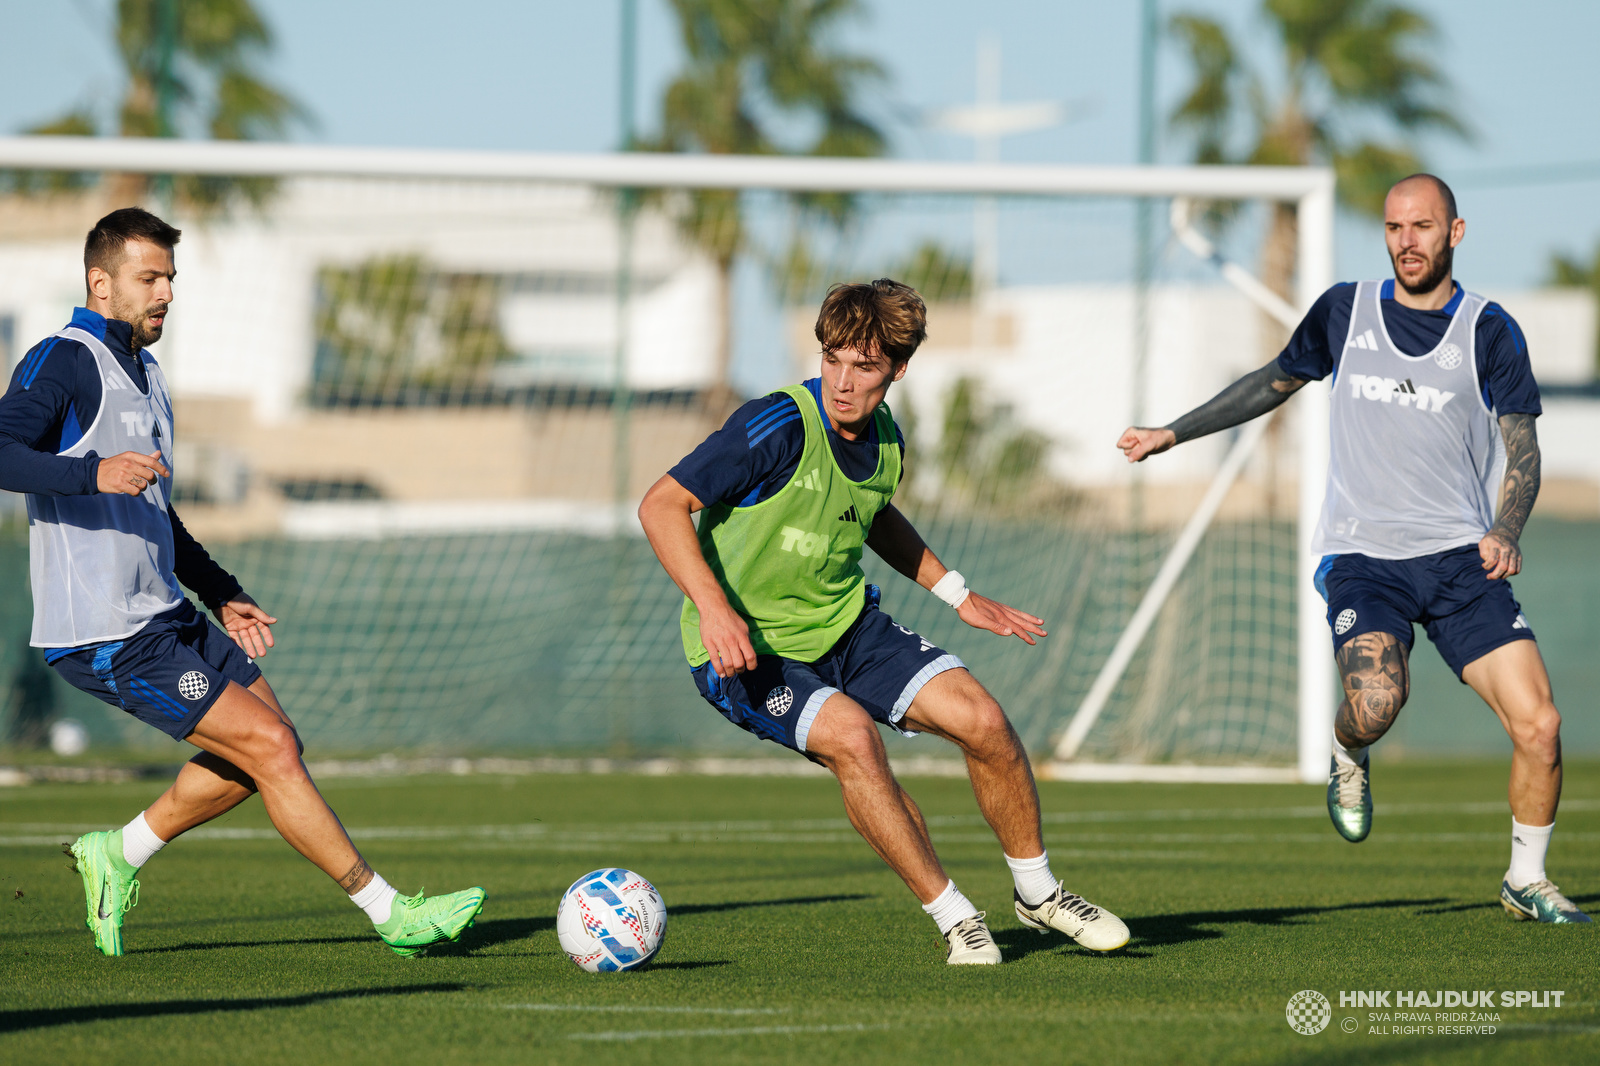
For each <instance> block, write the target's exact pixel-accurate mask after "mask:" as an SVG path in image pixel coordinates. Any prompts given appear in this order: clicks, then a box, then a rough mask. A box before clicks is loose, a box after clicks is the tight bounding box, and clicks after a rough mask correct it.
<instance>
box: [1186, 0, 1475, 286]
mask: <svg viewBox="0 0 1600 1066" xmlns="http://www.w3.org/2000/svg"><path fill="white" fill-rule="evenodd" d="M1261 11H1262V15H1263V16H1264V18H1265V20H1266V22H1267V23H1268V24H1269V25H1270V26H1271V27H1272V29H1273V30H1274V31H1275V33H1276V35H1277V37H1278V40H1279V44H1280V45H1281V50H1280V52H1279V53H1278V56H1279V62H1280V63H1281V68H1282V69H1281V71H1279V72H1278V76H1277V77H1275V78H1273V79H1271V81H1270V82H1268V81H1264V80H1263V79H1261V78H1260V77H1259V76H1258V75H1257V74H1256V73H1254V72H1252V71H1251V70H1249V69H1248V68H1247V67H1246V65H1245V63H1244V62H1243V60H1242V59H1241V57H1240V53H1239V50H1238V49H1237V48H1236V47H1235V46H1234V44H1233V41H1232V39H1231V38H1230V37H1229V35H1228V31H1227V30H1226V28H1225V27H1223V25H1222V24H1221V23H1219V22H1217V21H1216V20H1215V19H1212V18H1209V17H1206V16H1204V15H1199V14H1195V13H1192V12H1186V13H1180V14H1177V15H1174V16H1173V17H1172V19H1171V20H1170V22H1169V24H1168V29H1169V32H1170V33H1171V34H1172V36H1174V37H1175V38H1177V40H1178V41H1179V42H1180V44H1181V45H1182V46H1183V48H1184V50H1185V51H1186V52H1187V54H1188V58H1189V61H1190V64H1191V65H1192V67H1193V68H1194V82H1193V84H1192V85H1191V86H1190V89H1189V91H1188V93H1187V94H1186V95H1185V96H1184V98H1183V100H1182V101H1181V102H1180V103H1179V104H1178V106H1177V108H1176V109H1175V110H1174V111H1173V113H1172V116H1171V124H1172V126H1173V127H1174V128H1175V129H1177V130H1179V131H1182V132H1184V133H1187V134H1189V135H1190V136H1191V137H1192V138H1193V142H1194V160H1195V162H1197V163H1230V162H1232V163H1251V164H1259V165H1279V166H1306V165H1310V164H1318V163H1321V164H1325V165H1332V167H1333V168H1334V172H1335V174H1336V175H1337V177H1338V182H1339V196H1340V199H1341V200H1342V201H1343V202H1344V203H1345V204H1346V205H1348V206H1350V207H1352V208H1354V209H1356V210H1357V211H1360V212H1363V213H1365V214H1369V215H1381V213H1382V211H1383V198H1384V194H1385V193H1386V192H1387V191H1388V189H1389V186H1390V185H1392V184H1393V183H1394V182H1395V181H1397V180H1398V179H1400V178H1402V177H1404V176H1406V175H1407V174H1411V173H1415V172H1416V171H1418V170H1420V169H1422V163H1421V160H1420V158H1419V156H1418V154H1417V152H1416V151H1415V149H1414V147H1413V145H1414V143H1415V142H1414V138H1415V137H1416V136H1417V135H1419V134H1423V133H1428V132H1440V133H1447V134H1451V135H1454V136H1457V137H1462V138H1466V137H1467V136H1468V131H1467V127H1466V125H1465V123H1463V122H1462V120H1461V119H1460V118H1458V117H1457V116H1456V114H1455V113H1454V112H1453V111H1451V110H1450V108H1449V106H1448V104H1447V103H1446V102H1445V101H1444V98H1445V96H1446V95H1447V94H1448V92H1449V88H1450V86H1449V82H1448V80H1447V79H1446V78H1445V76H1444V75H1443V74H1442V73H1441V72H1440V71H1439V70H1438V69H1437V68H1436V67H1435V66H1434V65H1433V63H1432V62H1431V61H1430V60H1429V59H1428V58H1427V57H1426V56H1425V55H1424V54H1423V50H1424V49H1425V48H1426V47H1427V46H1428V45H1430V44H1432V43H1433V42H1434V41H1436V40H1437V37H1438V34H1437V30H1436V28H1435V26H1434V25H1433V23H1432V21H1431V20H1429V19H1428V17H1427V16H1425V15H1423V14H1421V13H1419V12H1417V11H1415V10H1413V9H1412V8H1409V7H1406V6H1405V5H1404V4H1400V3H1392V2H1390V0H1262V5H1261ZM1269 85H1270V88H1269ZM1395 134H1399V135H1400V136H1399V138H1398V139H1396V138H1395V137H1394V135H1395ZM1236 148H1237V149H1239V150H1236ZM1295 243H1296V230H1295V212H1294V208H1293V207H1292V205H1289V204H1278V205H1275V206H1274V208H1273V212H1272V217H1271V222H1270V225H1269V228H1268V232H1267V237H1266V241H1265V244H1264V245H1263V248H1262V254H1261V278H1262V280H1263V281H1264V282H1265V283H1266V284H1267V285H1268V286H1270V287H1271V288H1272V289H1273V290H1275V291H1276V292H1278V294H1279V295H1281V296H1283V297H1285V298H1286V299H1287V298H1291V291H1290V287H1291V283H1292V281H1293V277H1294V259H1295Z"/></svg>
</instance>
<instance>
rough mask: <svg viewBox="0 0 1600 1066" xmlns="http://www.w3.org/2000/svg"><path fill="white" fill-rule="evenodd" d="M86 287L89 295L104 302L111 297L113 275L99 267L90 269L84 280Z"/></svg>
mask: <svg viewBox="0 0 1600 1066" xmlns="http://www.w3.org/2000/svg"><path fill="white" fill-rule="evenodd" d="M84 287H85V288H87V289H88V290H89V295H91V296H93V297H95V298H96V299H100V300H104V299H105V298H106V297H108V296H110V295H111V275H110V274H107V273H106V272H105V271H104V270H101V269H100V268H99V267H90V268H89V273H88V275H87V276H86V277H85V278H84Z"/></svg>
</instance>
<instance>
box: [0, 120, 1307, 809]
mask: <svg viewBox="0 0 1600 1066" xmlns="http://www.w3.org/2000/svg"><path fill="white" fill-rule="evenodd" d="M0 168H5V169H17V170H53V171H101V172H113V173H114V172H125V173H142V174H204V175H214V176H229V177H277V178H291V177H368V178H402V179H404V178H411V179H419V178H424V179H426V178H431V179H442V180H466V181H495V180H506V181H531V182H549V183H552V184H581V185H591V186H599V187H608V188H614V189H628V188H677V189H691V188H701V189H712V188H714V189H752V190H769V191H782V192H830V191H831V192H858V193H913V194H915V193H950V194H964V195H976V196H983V195H991V196H995V195H999V196H1079V197H1116V198H1130V197H1142V198H1150V199H1169V200H1174V201H1181V200H1260V201H1271V202H1276V203H1287V204H1292V205H1293V206H1294V209H1295V212H1296V216H1297V220H1298V234H1299V243H1298V248H1297V250H1296V286H1295V304H1296V305H1297V309H1298V311H1299V312H1300V313H1303V312H1304V309H1305V308H1307V307H1309V306H1310V305H1311V303H1312V301H1313V300H1315V298H1316V297H1317V296H1318V295H1319V294H1320V293H1322V292H1323V291H1324V290H1326V289H1327V288H1328V287H1329V286H1330V285H1332V284H1333V281H1334V276H1333V271H1334V175H1333V172H1332V170H1330V169H1328V168H1324V167H1267V166H1250V167H1241V166H1078V165H1074V166H1057V165H1041V164H1019V163H946V162H919V161H913V160H884V159H838V158H797V157H772V156H731V155H681V154H663V153H650V152H616V153H547V152H492V151H460V150H438V149H405V148H363V147H339V146H329V145H314V144H287V143H266V142H246V141H188V140H176V139H163V138H113V137H40V136H32V137H0ZM1179 235H1180V237H1182V236H1183V234H1182V233H1181V232H1180V234H1179ZM1185 243H1189V242H1188V241H1185ZM1191 247H1192V245H1191ZM1233 271H1234V272H1239V268H1237V267H1233ZM1228 280H1229V281H1230V282H1232V283H1233V284H1235V285H1238V286H1240V287H1241V288H1245V289H1246V290H1247V295H1249V293H1248V285H1247V284H1241V282H1240V279H1239V278H1238V277H1237V276H1229V278H1228ZM1252 280H1253V279H1252ZM1256 284H1257V285H1259V282H1257V283H1256ZM1252 298H1254V297H1252ZM1301 392H1302V393H1303V394H1310V395H1309V396H1308V397H1307V398H1306V399H1303V400H1302V401H1301V403H1300V406H1301V410H1300V418H1299V422H1300V429H1301V440H1300V471H1299V478H1300V490H1299V508H1298V523H1299V524H1298V529H1297V538H1298V543H1297V578H1296V603H1297V612H1296V621H1297V649H1298V653H1299V654H1298V671H1297V673H1298V680H1297V693H1296V699H1297V707H1298V714H1297V730H1298V764H1297V766H1296V767H1295V769H1294V771H1293V776H1294V777H1298V779H1299V780H1303V781H1306V782H1315V781H1319V780H1322V779H1324V778H1325V777H1326V772H1327V763H1328V758H1329V754H1330V751H1331V740H1330V737H1331V729H1332V724H1333V711H1334V706H1335V674H1334V665H1333V659H1332V656H1331V655H1329V654H1328V648H1327V643H1326V642H1327V637H1326V624H1325V621H1324V617H1323V616H1324V608H1323V603H1322V600H1321V598H1320V597H1319V596H1318V594H1317V593H1316V591H1315V589H1314V587H1313V579H1314V574H1315V571H1316V565H1317V559H1316V557H1315V556H1313V555H1312V553H1311V536H1312V532H1313V531H1314V529H1315V528H1316V523H1317V520H1318V517H1319V514H1320V512H1321V508H1322V497H1323V491H1324V483H1325V480H1326V474H1327V463H1328V404H1327V402H1326V400H1327V386H1326V385H1314V386H1311V387H1307V388H1305V389H1302V390H1301ZM1235 472H1236V469H1235ZM1227 473H1228V471H1227V470H1226V469H1224V470H1223V471H1220V472H1219V475H1218V476H1219V478H1220V477H1222V476H1224V475H1227ZM1216 487H1217V486H1216V485H1215V484H1214V485H1213V489H1216ZM1214 494H1215V493H1214ZM1204 506H1205V504H1204V503H1203V504H1202V507H1204ZM1205 524H1206V523H1197V526H1198V527H1199V529H1200V532H1203V531H1204V525H1205ZM1157 606H1159V604H1157ZM1045 769H1046V770H1047V771H1048V772H1050V773H1051V776H1057V777H1079V778H1087V779H1108V778H1107V775H1108V774H1109V775H1112V776H1114V777H1117V778H1118V779H1124V780H1164V779H1171V778H1173V775H1174V774H1178V775H1180V776H1181V775H1182V774H1184V773H1190V774H1191V776H1192V774H1193V773H1199V774H1201V775H1202V776H1203V777H1205V778H1206V779H1208V780H1229V779H1234V780H1241V781H1243V780H1279V779H1282V778H1283V777H1284V775H1282V774H1279V775H1273V774H1272V773H1271V772H1264V770H1263V768H1261V767H1250V768H1238V769H1239V772H1238V773H1237V774H1236V775H1234V776H1232V777H1230V776H1229V773H1228V771H1229V769H1230V768H1227V767H1195V768H1183V767H1149V768H1148V770H1149V772H1148V774H1141V773H1140V768H1138V767H1133V766H1128V767H1118V768H1116V769H1115V770H1111V769H1110V768H1106V769H1096V768H1095V767H1093V766H1092V765H1084V764H1077V763H1073V762H1055V763H1052V764H1049V765H1048V766H1047V767H1046V768H1045Z"/></svg>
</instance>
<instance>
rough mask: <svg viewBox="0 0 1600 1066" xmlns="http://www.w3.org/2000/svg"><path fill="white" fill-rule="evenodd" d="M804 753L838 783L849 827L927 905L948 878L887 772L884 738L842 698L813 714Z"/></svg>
mask: <svg viewBox="0 0 1600 1066" xmlns="http://www.w3.org/2000/svg"><path fill="white" fill-rule="evenodd" d="M806 752H807V754H809V755H812V756H815V757H816V758H817V759H818V760H820V761H821V762H822V765H824V766H826V767H827V768H828V769H829V770H830V771H832V773H833V775H834V776H835V777H836V778H838V779H839V790H840V792H841V793H842V794H843V796H844V809H845V813H846V814H847V815H848V816H849V818H850V824H851V825H853V826H855V828H856V832H858V833H860V834H861V837H862V839H864V840H865V841H866V842H867V843H868V844H870V845H871V846H872V850H873V851H876V852H877V853H878V856H879V857H880V858H882V859H883V861H884V862H886V863H888V864H889V868H890V869H891V870H893V871H894V872H895V873H897V874H899V875H900V879H901V880H902V881H904V882H905V883H906V887H907V888H909V889H911V891H912V894H914V895H915V896H916V897H917V898H918V899H919V900H921V901H922V902H923V903H924V904H927V903H932V902H933V901H934V900H935V899H936V898H938V896H939V894H940V893H941V892H943V891H944V889H945V886H946V885H948V884H949V883H950V878H949V877H948V876H947V875H946V874H945V872H944V867H942V866H941V865H939V857H938V856H937V855H935V854H934V851H933V843H932V842H931V841H930V840H929V839H928V826H927V823H926V822H925V821H924V820H923V818H922V812H921V811H920V810H919V809H918V808H917V805H916V803H915V802H913V801H912V799H911V797H910V796H909V795H907V794H906V792H905V790H904V789H902V788H901V787H900V783H899V782H898V781H896V780H895V778H894V771H892V770H891V769H890V768H889V754H888V752H887V751H885V750H884V747H883V737H882V736H880V735H879V733H878V726H877V723H875V722H874V721H873V720H872V718H871V717H870V716H869V715H868V714H867V712H866V710H865V709H863V708H862V706H861V705H860V704H859V703H857V702H856V701H855V700H853V699H851V698H850V697H849V696H846V695H845V694H844V693H842V692H837V693H834V694H833V695H832V696H829V697H828V699H827V700H826V701H825V702H824V703H823V705H822V708H821V710H820V711H818V712H817V717H816V721H814V722H813V723H812V724H811V732H810V733H809V734H807V736H806Z"/></svg>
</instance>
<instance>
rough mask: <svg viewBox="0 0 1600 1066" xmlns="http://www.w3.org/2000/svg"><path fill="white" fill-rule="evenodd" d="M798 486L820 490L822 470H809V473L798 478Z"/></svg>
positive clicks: (813, 490)
mask: <svg viewBox="0 0 1600 1066" xmlns="http://www.w3.org/2000/svg"><path fill="white" fill-rule="evenodd" d="M800 487H801V488H803V489H810V490H811V491H812V492H821V491H822V471H821V470H813V471H811V473H809V474H807V475H806V476H805V477H803V478H801V479H800Z"/></svg>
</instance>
